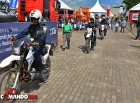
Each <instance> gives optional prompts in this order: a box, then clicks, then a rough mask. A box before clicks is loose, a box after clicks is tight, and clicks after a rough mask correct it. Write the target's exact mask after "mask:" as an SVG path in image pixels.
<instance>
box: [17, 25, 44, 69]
mask: <svg viewBox="0 0 140 103" xmlns="http://www.w3.org/2000/svg"><path fill="white" fill-rule="evenodd" d="M43 27H44V25H43V24H37V25H34V24H31V25H30V26H29V27H27V28H26V29H24V30H23V31H22V32H21V33H20V34H18V35H17V36H16V39H20V38H22V37H24V36H26V35H28V34H30V36H31V38H34V42H38V43H39V46H33V48H34V50H35V53H34V57H35V61H34V64H35V65H34V67H35V68H36V69H37V70H41V69H43V64H42V60H41V57H40V55H41V53H42V50H43V48H44V46H45V42H46V34H42V35H38V34H37V32H38V31H44V30H43Z"/></svg>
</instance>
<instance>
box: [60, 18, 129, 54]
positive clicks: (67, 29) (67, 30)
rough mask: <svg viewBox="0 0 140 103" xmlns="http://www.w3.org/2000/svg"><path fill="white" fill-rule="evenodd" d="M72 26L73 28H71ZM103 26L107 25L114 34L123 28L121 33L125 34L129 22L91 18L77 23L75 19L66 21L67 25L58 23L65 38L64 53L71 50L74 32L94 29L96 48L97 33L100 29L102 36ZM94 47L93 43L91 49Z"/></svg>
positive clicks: (118, 19) (120, 19) (123, 19)
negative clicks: (71, 39)
mask: <svg viewBox="0 0 140 103" xmlns="http://www.w3.org/2000/svg"><path fill="white" fill-rule="evenodd" d="M70 25H71V26H70ZM101 25H106V26H107V29H112V30H114V32H115V33H116V32H118V27H121V30H120V32H123V33H124V32H125V28H126V26H127V21H126V19H125V18H118V17H112V18H109V17H105V16H104V17H95V18H90V20H89V21H82V22H80V21H78V20H77V21H76V20H74V19H68V18H67V19H65V23H64V24H63V23H62V22H59V23H58V27H61V28H63V36H64V43H63V48H62V51H64V50H65V48H68V49H69V48H70V37H71V35H72V32H71V31H72V30H86V29H87V28H93V33H94V37H91V39H93V42H94V45H95V46H96V31H97V29H99V35H101V29H100V28H101ZM107 29H105V31H104V36H106V33H107ZM66 42H67V44H68V47H66ZM92 47H93V44H92V43H91V49H92Z"/></svg>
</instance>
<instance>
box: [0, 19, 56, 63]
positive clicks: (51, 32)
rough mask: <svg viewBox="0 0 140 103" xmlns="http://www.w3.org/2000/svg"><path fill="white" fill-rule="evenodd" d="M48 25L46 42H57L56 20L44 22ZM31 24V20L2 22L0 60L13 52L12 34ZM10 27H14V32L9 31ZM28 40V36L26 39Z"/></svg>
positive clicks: (0, 29)
mask: <svg viewBox="0 0 140 103" xmlns="http://www.w3.org/2000/svg"><path fill="white" fill-rule="evenodd" d="M43 24H45V25H46V26H47V29H46V35H47V38H46V43H48V44H57V43H58V29H57V23H56V22H51V21H50V22H43ZM29 25H30V22H20V23H0V62H1V61H2V60H3V59H5V58H6V57H8V56H9V55H11V54H12V52H13V48H12V45H11V43H10V37H11V36H12V35H14V36H16V35H17V34H18V33H20V32H21V31H23V30H24V29H25V28H26V27H28V26H29ZM9 28H12V31H13V32H12V34H10V33H9ZM21 40H24V41H27V36H26V37H24V39H21Z"/></svg>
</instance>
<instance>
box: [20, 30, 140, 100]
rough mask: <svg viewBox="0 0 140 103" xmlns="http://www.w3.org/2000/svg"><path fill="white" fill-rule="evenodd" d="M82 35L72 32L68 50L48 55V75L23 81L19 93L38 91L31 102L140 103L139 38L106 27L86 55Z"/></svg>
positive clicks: (59, 49)
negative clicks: (41, 80)
mask: <svg viewBox="0 0 140 103" xmlns="http://www.w3.org/2000/svg"><path fill="white" fill-rule="evenodd" d="M83 34H84V32H73V35H72V37H71V48H70V50H67V49H66V50H65V51H62V50H61V48H60V47H58V49H57V50H56V51H55V52H54V56H52V57H51V62H52V68H51V75H50V78H49V79H48V80H47V81H46V82H45V83H39V82H38V81H34V82H31V83H28V84H23V88H22V94H29V93H31V94H32V93H34V94H37V95H38V99H37V101H33V102H31V103H140V41H139V40H134V38H135V37H134V35H132V34H131V33H130V32H129V31H126V32H125V33H120V32H118V33H114V31H112V30H108V32H107V36H106V37H105V39H104V40H100V38H99V35H98V39H97V46H96V47H95V50H94V51H91V52H90V53H89V54H86V53H84V51H85V48H84V45H85V41H84V37H83ZM61 35H62V33H61V32H59V37H60V39H61ZM61 40H62V39H61ZM61 40H60V41H61ZM61 43H62V41H61ZM61 43H59V44H61ZM59 46H60V45H59ZM20 103H21V102H20ZM23 103H26V102H23ZM27 103H29V102H27Z"/></svg>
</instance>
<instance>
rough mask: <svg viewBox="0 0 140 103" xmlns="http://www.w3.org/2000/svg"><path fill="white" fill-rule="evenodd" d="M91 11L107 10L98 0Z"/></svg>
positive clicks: (101, 11)
mask: <svg viewBox="0 0 140 103" xmlns="http://www.w3.org/2000/svg"><path fill="white" fill-rule="evenodd" d="M89 12H93V13H106V11H105V10H104V9H103V8H102V7H101V5H100V4H99V1H98V0H97V2H96V4H95V5H94V6H93V7H92V8H91V9H89Z"/></svg>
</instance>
